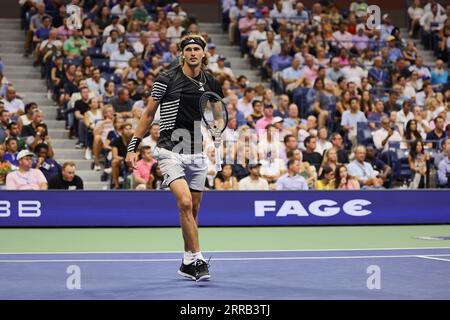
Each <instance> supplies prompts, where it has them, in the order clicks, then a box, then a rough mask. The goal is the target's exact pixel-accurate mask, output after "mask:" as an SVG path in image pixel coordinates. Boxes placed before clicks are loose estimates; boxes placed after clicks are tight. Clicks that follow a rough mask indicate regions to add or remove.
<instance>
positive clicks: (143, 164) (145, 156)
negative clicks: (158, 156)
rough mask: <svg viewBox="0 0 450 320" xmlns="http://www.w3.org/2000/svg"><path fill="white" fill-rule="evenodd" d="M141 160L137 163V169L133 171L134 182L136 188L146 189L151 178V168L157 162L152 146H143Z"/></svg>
mask: <svg viewBox="0 0 450 320" xmlns="http://www.w3.org/2000/svg"><path fill="white" fill-rule="evenodd" d="M140 155H141V160H139V161H138V162H137V164H136V169H134V171H133V178H134V184H135V185H136V190H145V189H146V188H147V187H146V186H147V183H148V182H149V179H150V170H151V168H152V166H153V165H154V164H155V163H156V160H155V159H153V156H152V148H151V147H150V146H143V147H142V148H141V151H140Z"/></svg>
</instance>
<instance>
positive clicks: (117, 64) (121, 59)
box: [109, 41, 133, 74]
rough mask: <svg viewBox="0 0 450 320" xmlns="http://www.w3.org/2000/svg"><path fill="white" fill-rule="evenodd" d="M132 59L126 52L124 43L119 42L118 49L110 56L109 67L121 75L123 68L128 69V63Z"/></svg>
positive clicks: (128, 52)
mask: <svg viewBox="0 0 450 320" xmlns="http://www.w3.org/2000/svg"><path fill="white" fill-rule="evenodd" d="M131 58H133V54H132V53H131V52H130V51H128V50H127V45H126V43H125V42H124V41H121V42H119V49H118V50H117V51H114V52H113V53H112V54H111V57H110V59H109V65H110V67H111V68H113V69H115V71H114V72H115V73H119V74H122V73H123V71H124V70H125V68H127V67H128V61H129V60H130V59H131Z"/></svg>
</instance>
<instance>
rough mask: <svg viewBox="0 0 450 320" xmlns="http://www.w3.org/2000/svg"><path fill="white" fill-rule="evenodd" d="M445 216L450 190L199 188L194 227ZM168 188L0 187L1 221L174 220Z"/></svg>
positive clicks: (414, 220)
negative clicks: (159, 189)
mask: <svg viewBox="0 0 450 320" xmlns="http://www.w3.org/2000/svg"><path fill="white" fill-rule="evenodd" d="M440 223H442V224H443V223H450V190H424V191H422V190H408V191H405V190H389V191H388V190H386V191H381V190H380V191H378V190H377V191H302V192H280V191H278V192H275V191H274V192H257V191H255V192H252V191H246V192H237V191H230V192H228V191H223V192H219V191H210V192H205V193H204V196H203V201H202V203H201V208H200V220H199V224H200V225H201V226H286V225H291V226H306V225H377V224H440ZM178 225H179V218H178V209H177V205H176V202H175V199H174V197H173V195H172V194H171V193H170V192H164V191H160V192H157V191H151V192H136V191H115V192H111V191H73V192H68V191H33V192H28V191H1V192H0V227H127V226H130V227H131V226H133V227H151V226H154V227H158V226H178Z"/></svg>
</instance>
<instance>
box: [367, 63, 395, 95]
mask: <svg viewBox="0 0 450 320" xmlns="http://www.w3.org/2000/svg"><path fill="white" fill-rule="evenodd" d="M367 76H368V78H369V82H370V84H371V85H372V86H373V87H374V88H384V87H386V86H387V85H388V83H389V81H390V75H389V71H388V70H386V69H385V68H383V58H382V57H380V56H378V57H375V59H374V64H373V67H372V68H370V69H369V72H368V75H367Z"/></svg>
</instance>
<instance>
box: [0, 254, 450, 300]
mask: <svg viewBox="0 0 450 320" xmlns="http://www.w3.org/2000/svg"><path fill="white" fill-rule="evenodd" d="M180 257H181V255H180V253H179V252H149V253H131V252H130V253H127V252H123V253H33V254H27V253H15V254H14V253H4V254H0V299H189V300H191V299H204V300H208V299H220V300H225V299H263V300H264V299H450V276H449V275H450V248H415V249H414V248H413V249H364V250H359V249H354V250H353V249H352V250H300V251H290V250H287V251H248V252H245V251H238V252H206V254H205V257H211V260H210V263H211V267H210V270H211V274H212V277H213V278H212V280H211V281H209V282H199V283H196V282H193V281H190V280H184V279H183V278H181V277H179V276H178V275H177V269H178V267H179V265H180V262H181V260H180ZM73 270H76V272H77V277H78V278H77V279H78V280H77V281H78V284H79V286H80V289H69V288H68V282H70V281H69V280H68V279H71V278H70V277H71V276H72V275H73V274H74V273H73V272H74V271H73ZM374 270H375V271H374ZM374 272H375V273H377V274H374ZM373 277H377V278H376V279H377V280H374V278H373ZM374 283H376V285H374ZM371 284H372V285H371ZM374 286H375V287H374ZM69 287H70V285H69Z"/></svg>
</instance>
